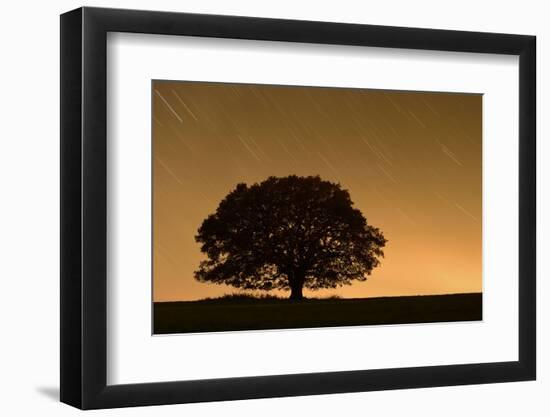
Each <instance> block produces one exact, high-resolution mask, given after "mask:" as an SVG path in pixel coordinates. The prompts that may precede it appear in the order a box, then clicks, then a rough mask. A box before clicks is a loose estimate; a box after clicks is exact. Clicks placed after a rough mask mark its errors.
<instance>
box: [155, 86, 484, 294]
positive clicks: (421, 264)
mask: <svg viewBox="0 0 550 417" xmlns="http://www.w3.org/2000/svg"><path fill="white" fill-rule="evenodd" d="M152 95H153V245H154V246H153V298H154V300H155V301H171V300H194V299H200V298H204V297H215V296H219V295H223V294H226V293H231V292H237V291H238V290H237V289H234V288H231V287H227V286H219V285H214V284H205V283H199V282H197V281H195V279H194V278H193V271H194V270H196V269H197V267H198V264H199V262H200V260H201V259H202V258H203V255H202V254H201V252H200V250H199V245H198V244H197V243H196V242H195V240H194V236H195V235H196V232H197V229H198V228H199V226H200V224H201V223H202V221H203V220H204V219H205V218H206V217H207V215H209V214H211V213H213V212H214V211H215V210H216V207H217V205H218V203H219V202H220V201H221V199H222V198H223V197H225V195H226V194H227V193H228V192H229V191H231V190H232V189H233V188H234V187H235V185H236V184H237V183H239V182H245V183H248V184H251V183H253V182H261V181H263V180H264V179H266V178H267V177H269V176H271V175H274V176H286V175H290V174H297V175H303V176H305V175H320V176H321V178H323V179H326V180H329V181H333V182H339V183H340V184H341V185H342V187H343V188H345V189H347V190H348V191H349V192H350V195H351V198H352V200H353V201H354V203H355V206H356V207H357V208H359V209H360V210H361V211H362V212H363V215H364V216H365V217H366V218H367V222H368V223H369V224H372V225H374V226H376V227H379V228H380V229H381V231H382V232H383V233H384V236H385V237H386V239H388V243H387V246H386V248H385V258H384V259H382V265H381V266H379V267H378V268H376V269H375V270H374V271H373V273H372V275H371V276H370V277H369V279H368V280H367V281H366V282H360V283H356V284H354V285H352V286H347V287H341V288H338V289H336V290H320V291H315V292H312V291H308V290H305V291H304V295H305V296H306V297H307V296H317V297H320V296H326V295H339V296H341V297H346V298H351V297H374V296H393V295H411V294H444V293H458V292H479V291H481V288H482V276H481V274H482V273H481V255H482V254H481V244H482V240H481V212H482V201H481V187H482V178H481V158H482V154H481V149H482V148H481V144H482V141H481V129H482V128H481V126H482V111H481V109H482V96H481V95H474V94H454V93H453V94H447V93H420V92H398V91H381V90H365V89H344V88H316V87H286V86H269V85H247V84H224V83H198V82H168V81H155V82H153V84H152ZM280 294H283V293H282V292H281V293H280Z"/></svg>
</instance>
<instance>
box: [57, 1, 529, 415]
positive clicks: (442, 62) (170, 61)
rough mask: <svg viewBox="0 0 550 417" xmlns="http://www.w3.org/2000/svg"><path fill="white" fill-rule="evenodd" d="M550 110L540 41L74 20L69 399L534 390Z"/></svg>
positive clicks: (64, 137) (96, 13)
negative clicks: (539, 221) (489, 387)
mask: <svg viewBox="0 0 550 417" xmlns="http://www.w3.org/2000/svg"><path fill="white" fill-rule="evenodd" d="M535 103H536V100H535V37H533V36H526V35H509V34H493V33H475V32H460V31H447V30H432V29H416V28H401V27H387V26H372V25H357V24H342V23H327V22H311V21H293V20H278V19H264V18H251V17H237V16H216V15H197V14H185V13H168V12H150V11H135V10H118V9H100V8H87V7H85V8H80V9H77V10H74V11H71V12H68V13H66V14H63V15H62V16H61V312H60V313H61V401H63V402H65V403H67V404H70V405H73V406H75V407H79V408H82V409H93V408H112V407H125V406H139V405H156V404H175V403H188V402H200V401H220V400H235V399H248V398H264V397H278V396H297V395H314V394H327V393H343V392H357V391H374V390H388V389H401V388H420V387H434V386H446V385H463V384H481V383H496V382H509V381H524V380H533V379H535V375H536V347H535V346H536V331H535V328H536V317H535V316H536V315H535V311H536V309H535V299H536V297H535V291H536V282H535V245H536V239H535V237H536V223H535V217H536V192H535V172H536V168H535V162H536V147H535ZM405 347H406V348H405Z"/></svg>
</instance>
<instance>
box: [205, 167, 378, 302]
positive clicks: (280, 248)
mask: <svg viewBox="0 0 550 417" xmlns="http://www.w3.org/2000/svg"><path fill="white" fill-rule="evenodd" d="M195 239H196V241H197V242H198V243H200V244H201V251H202V252H204V253H205V254H206V255H207V259H206V260H204V261H202V262H201V264H200V266H199V269H198V270H197V271H195V278H196V279H197V280H198V281H200V282H211V283H217V284H227V285H231V286H233V287H236V288H242V289H249V290H273V289H282V290H290V291H291V294H290V298H292V299H301V298H303V288H304V287H305V288H308V289H312V290H315V289H320V288H336V287H339V286H343V285H349V284H351V283H352V282H353V281H365V280H366V279H367V276H368V275H370V274H371V272H372V270H373V269H374V268H375V267H376V266H378V265H379V264H380V258H382V257H383V256H384V252H383V247H384V246H385V244H386V242H387V241H386V239H385V238H384V235H383V234H382V232H381V231H380V230H379V229H378V228H376V227H373V226H371V225H368V224H367V220H366V219H365V217H364V216H363V214H362V213H361V211H359V210H358V209H356V208H354V207H353V202H352V201H351V198H350V195H349V193H348V191H347V190H344V189H342V187H341V186H340V184H335V183H332V182H329V181H325V180H322V179H321V178H320V177H318V176H310V177H299V176H295V175H292V176H288V177H269V178H268V179H266V180H265V181H263V182H261V183H259V184H258V183H255V184H253V185H250V186H248V185H246V184H244V183H241V184H238V185H237V186H236V187H235V189H234V190H233V191H231V192H230V193H229V194H228V195H227V196H226V197H225V198H224V199H223V200H222V201H221V203H220V204H219V206H218V208H217V210H216V212H215V213H214V214H211V215H209V216H208V217H207V218H206V219H205V220H204V221H203V223H202V225H201V226H200V228H199V230H198V234H197V236H196V237H195Z"/></svg>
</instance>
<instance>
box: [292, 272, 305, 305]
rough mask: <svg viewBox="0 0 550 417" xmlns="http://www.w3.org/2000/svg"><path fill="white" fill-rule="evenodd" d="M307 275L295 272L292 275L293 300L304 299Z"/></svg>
mask: <svg viewBox="0 0 550 417" xmlns="http://www.w3.org/2000/svg"><path fill="white" fill-rule="evenodd" d="M304 280H305V276H303V274H299V273H294V274H292V276H291V277H290V299H291V300H303V299H304V294H303V292H302V290H303V287H304Z"/></svg>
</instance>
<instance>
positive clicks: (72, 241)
mask: <svg viewBox="0 0 550 417" xmlns="http://www.w3.org/2000/svg"><path fill="white" fill-rule="evenodd" d="M108 32H131V33H146V34H162V35H174V36H178V35H186V36H198V37H215V38H235V39H253V40H265V41H286V42H305V43H318V44H333V45H359V46H371V47H382V48H404V49H421V50H440V51H456V52H477V53H490V54H508V55H517V56H519V132H518V133H519V155H518V158H519V271H518V272H519V291H518V298H519V347H518V348H519V350H518V352H519V358H518V361H512V362H495V363H477V364H466V365H455V364H450V365H445V366H427V367H426V366H423V367H412V368H396V369H376V370H356V371H342V372H326V373H308V374H292V375H273V376H254V377H238V378H224V379H208V380H197V381H173V382H161V383H140V384H128V385H107V378H106V376H107V343H106V342H107V334H106V333H107V332H106V330H107V303H106V300H107V285H106V284H107V272H106V271H107V268H106V265H107V249H106V248H107V172H106V168H107V166H106V161H107V146H106V136H107V135H106V127H107V111H106V93H107V87H106V85H107V83H106V81H107V80H106V77H107V73H106V59H107V58H106V46H107V42H106V39H107V33H108ZM535 45H536V38H535V37H534V36H524V35H510V34H494V33H480V32H462V31H449V30H432V29H416V28H403V27H387V26H372V25H358V24H341V23H325V22H312V21H294V20H279V19H265V18H251V17H236V16H218V15H200V14H186V13H171V12H151V11H136V10H119V9H102V8H88V7H84V8H80V9H77V10H73V11H71V12H68V13H65V14H63V15H62V16H61V54H60V56H61V310H60V315H61V401H62V402H64V403H67V404H70V405H72V406H75V407H78V408H81V409H97V408H112V407H124V406H144V405H157V404H175V403H190V402H200V401H219V400H238V399H250V398H264V397H282V396H299V395H313V394H329V393H344V392H357V391H377V390H389V389H403V388H421V387H435V386H451V385H463V384H482V383H496V382H508V381H525V380H533V379H535V376H536V314H535V310H536V307H535V301H536V297H535V293H536V282H535V272H536V266H535V265H536V264H535V256H536V255H535V248H536V144H535V106H536V100H535V95H536V92H535V87H536V81H535V78H536V77H535V75H536V72H535V62H536V57H535V50H536V47H535Z"/></svg>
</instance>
